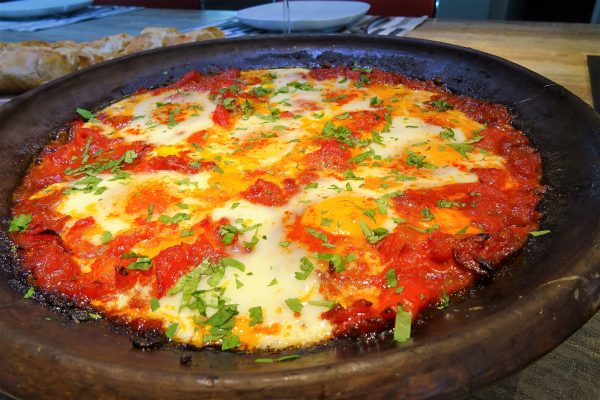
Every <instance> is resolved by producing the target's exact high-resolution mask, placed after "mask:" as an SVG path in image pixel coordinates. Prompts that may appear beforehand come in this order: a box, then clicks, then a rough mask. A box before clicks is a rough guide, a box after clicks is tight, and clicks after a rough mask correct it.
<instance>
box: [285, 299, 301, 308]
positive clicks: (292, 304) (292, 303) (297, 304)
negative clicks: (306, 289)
mask: <svg viewBox="0 0 600 400" xmlns="http://www.w3.org/2000/svg"><path fill="white" fill-rule="evenodd" d="M285 304H287V306H288V307H289V308H290V310H292V311H294V312H300V311H302V308H303V307H304V306H303V305H302V302H301V301H300V299H298V298H295V297H294V298H290V299H286V300H285Z"/></svg>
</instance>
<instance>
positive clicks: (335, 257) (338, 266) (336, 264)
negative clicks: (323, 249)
mask: <svg viewBox="0 0 600 400" xmlns="http://www.w3.org/2000/svg"><path fill="white" fill-rule="evenodd" d="M315 256H316V258H317V259H318V260H321V261H326V262H328V263H329V266H330V267H333V268H334V271H335V272H338V273H339V272H343V271H345V270H346V262H345V261H344V258H343V257H342V256H341V255H339V254H331V253H315Z"/></svg>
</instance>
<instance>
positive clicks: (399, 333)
mask: <svg viewBox="0 0 600 400" xmlns="http://www.w3.org/2000/svg"><path fill="white" fill-rule="evenodd" d="M411 324H412V314H411V313H409V312H406V311H404V308H403V307H402V306H401V305H400V304H398V307H397V309H396V322H395V323H394V340H395V341H396V342H400V343H401V342H406V341H407V340H408V339H410V327H411Z"/></svg>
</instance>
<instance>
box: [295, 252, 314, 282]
mask: <svg viewBox="0 0 600 400" xmlns="http://www.w3.org/2000/svg"><path fill="white" fill-rule="evenodd" d="M313 269H315V266H314V264H313V263H312V262H310V260H309V259H308V258H306V257H302V258H301V259H300V271H299V272H296V273H295V274H294V276H295V277H296V279H298V280H300V281H303V280H306V278H308V276H309V275H310V273H311V272H312V270H313Z"/></svg>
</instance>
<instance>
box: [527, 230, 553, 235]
mask: <svg viewBox="0 0 600 400" xmlns="http://www.w3.org/2000/svg"><path fill="white" fill-rule="evenodd" d="M549 233H550V231H549V230H543V231H531V232H529V234H530V235H531V236H543V235H547V234H549Z"/></svg>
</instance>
